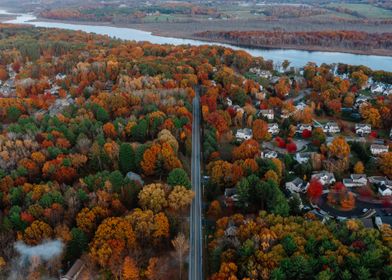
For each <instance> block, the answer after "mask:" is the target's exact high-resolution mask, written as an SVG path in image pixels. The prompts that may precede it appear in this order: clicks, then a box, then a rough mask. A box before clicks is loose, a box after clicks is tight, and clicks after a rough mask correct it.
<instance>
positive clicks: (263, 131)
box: [252, 119, 271, 141]
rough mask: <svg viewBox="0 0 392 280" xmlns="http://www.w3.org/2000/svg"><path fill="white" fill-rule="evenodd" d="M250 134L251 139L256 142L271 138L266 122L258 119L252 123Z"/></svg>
mask: <svg viewBox="0 0 392 280" xmlns="http://www.w3.org/2000/svg"><path fill="white" fill-rule="evenodd" d="M252 132H253V138H254V139H255V140H256V141H261V140H265V139H266V138H270V137H271V135H270V134H269V133H268V124H267V122H265V121H263V120H260V119H257V120H255V121H254V122H253V125H252Z"/></svg>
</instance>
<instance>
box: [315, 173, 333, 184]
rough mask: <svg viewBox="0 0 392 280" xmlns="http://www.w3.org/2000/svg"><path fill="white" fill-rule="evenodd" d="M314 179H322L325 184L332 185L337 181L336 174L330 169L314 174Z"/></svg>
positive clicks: (321, 181)
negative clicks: (329, 170)
mask: <svg viewBox="0 0 392 280" xmlns="http://www.w3.org/2000/svg"><path fill="white" fill-rule="evenodd" d="M312 179H316V180H318V181H320V183H321V184H322V185H323V186H326V185H332V184H335V183H336V179H335V175H334V174H333V173H331V172H328V171H321V172H317V173H313V174H312Z"/></svg>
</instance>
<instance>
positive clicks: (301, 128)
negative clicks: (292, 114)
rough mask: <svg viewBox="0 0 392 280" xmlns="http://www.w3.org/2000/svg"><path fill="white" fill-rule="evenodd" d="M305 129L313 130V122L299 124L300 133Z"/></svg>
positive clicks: (298, 130)
mask: <svg viewBox="0 0 392 280" xmlns="http://www.w3.org/2000/svg"><path fill="white" fill-rule="evenodd" d="M305 130H309V131H312V125H311V124H303V123H301V124H298V125H297V132H298V133H302V132H304V131H305Z"/></svg>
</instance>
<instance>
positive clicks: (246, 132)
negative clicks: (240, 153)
mask: <svg viewBox="0 0 392 280" xmlns="http://www.w3.org/2000/svg"><path fill="white" fill-rule="evenodd" d="M252 135H253V134H252V129H250V128H241V129H238V130H237V132H236V134H235V138H236V139H237V141H244V140H249V139H250V138H252Z"/></svg>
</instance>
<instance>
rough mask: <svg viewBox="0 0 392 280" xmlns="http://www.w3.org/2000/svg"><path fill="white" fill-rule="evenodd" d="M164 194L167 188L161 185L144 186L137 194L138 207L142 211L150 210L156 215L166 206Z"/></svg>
mask: <svg viewBox="0 0 392 280" xmlns="http://www.w3.org/2000/svg"><path fill="white" fill-rule="evenodd" d="M166 192H167V186H165V185H163V184H160V183H156V184H149V185H146V186H144V187H143V189H142V190H141V191H140V192H139V195H138V198H139V205H140V206H141V207H142V208H143V209H150V210H152V211H153V212H154V213H157V212H159V211H161V210H162V209H164V208H165V207H166V206H167V199H166Z"/></svg>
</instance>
